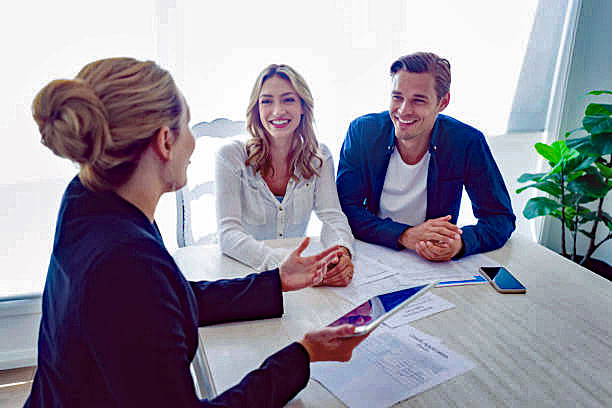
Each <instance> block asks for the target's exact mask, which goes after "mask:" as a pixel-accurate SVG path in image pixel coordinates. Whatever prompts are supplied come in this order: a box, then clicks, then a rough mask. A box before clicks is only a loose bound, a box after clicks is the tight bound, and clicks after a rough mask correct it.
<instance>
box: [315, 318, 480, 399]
mask: <svg viewBox="0 0 612 408" xmlns="http://www.w3.org/2000/svg"><path fill="white" fill-rule="evenodd" d="M474 367H475V364H474V363H473V362H472V361H470V360H468V359H466V358H465V357H463V356H461V355H459V354H457V353H455V352H453V351H452V350H450V349H449V348H447V347H446V346H444V345H443V344H442V342H441V341H440V339H438V338H435V337H433V336H430V335H427V334H425V333H423V332H420V331H419V330H417V329H415V328H413V327H411V326H401V327H398V328H394V329H389V328H386V327H379V328H378V329H376V330H375V331H374V332H373V333H372V334H371V335H370V336H369V337H368V338H367V339H365V340H364V342H363V343H361V344H360V345H359V346H358V347H357V348H356V349H355V350H354V351H353V357H352V358H351V360H350V361H349V362H346V363H336V362H319V363H313V364H312V365H311V370H310V375H311V377H312V378H313V379H315V380H317V381H318V382H319V383H321V385H322V386H323V387H325V388H327V389H328V390H329V391H330V392H331V393H333V394H334V395H336V396H337V397H338V398H339V399H341V400H342V401H343V402H344V403H345V404H346V405H348V406H349V407H354V408H360V407H364V408H366V407H367V408H376V407H389V406H391V405H393V404H395V403H397V402H399V401H403V400H405V399H407V398H410V397H412V396H413V395H416V394H418V393H420V392H423V391H425V390H427V389H429V388H432V387H434V386H436V385H438V384H440V383H442V382H444V381H447V380H449V379H451V378H453V377H455V376H458V375H460V374H463V373H465V372H467V371H469V370H471V369H472V368H474Z"/></svg>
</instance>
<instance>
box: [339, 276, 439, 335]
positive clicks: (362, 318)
mask: <svg viewBox="0 0 612 408" xmlns="http://www.w3.org/2000/svg"><path fill="white" fill-rule="evenodd" d="M437 283H438V282H437V281H435V282H430V283H428V284H425V285H420V286H414V287H412V288H408V289H402V290H398V291H395V292H390V293H385V294H382V295H378V296H374V297H373V298H371V299H369V300H367V301H366V302H364V303H362V304H360V305H359V306H357V307H356V308H354V309H353V310H351V311H350V312H348V313H347V314H345V315H344V316H342V317H340V318H339V319H337V320H336V321H334V322H332V323H331V324H329V325H328V326H329V327H333V326H340V325H343V324H351V325H353V326H355V331H354V333H352V334H349V335H347V337H355V336H363V335H365V334H367V333H369V332H371V331H372V330H374V329H375V328H376V327H378V325H379V324H381V323H382V322H383V321H385V320H386V319H388V318H389V317H391V316H393V314H395V313H396V312H397V311H399V310H400V309H401V308H403V307H404V306H406V305H407V304H408V303H410V302H413V301H414V300H416V299H418V298H419V297H421V296H422V295H423V294H425V293H426V292H427V291H428V290H430V289H431V288H433V287H434V286H435V285H436V284H437Z"/></svg>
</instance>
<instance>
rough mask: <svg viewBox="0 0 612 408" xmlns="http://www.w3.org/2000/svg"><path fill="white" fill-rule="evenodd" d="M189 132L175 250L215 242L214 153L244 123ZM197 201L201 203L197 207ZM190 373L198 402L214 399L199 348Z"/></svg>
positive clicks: (218, 123) (218, 122) (222, 122)
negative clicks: (191, 141)
mask: <svg viewBox="0 0 612 408" xmlns="http://www.w3.org/2000/svg"><path fill="white" fill-rule="evenodd" d="M191 131H192V132H193V135H194V137H195V139H196V147H195V150H194V152H193V155H192V156H191V164H190V165H189V167H188V169H187V185H185V187H183V188H182V189H180V190H178V191H177V192H176V239H177V241H178V246H179V247H184V246H187V245H199V244H212V243H216V242H217V227H216V225H217V220H216V214H215V181H214V163H215V153H216V151H217V150H218V148H219V147H220V146H221V145H222V144H223V143H226V141H224V140H221V139H227V138H230V137H234V136H238V135H243V134H245V132H246V131H245V123H244V122H241V121H237V122H236V121H232V120H229V119H223V118H221V119H215V120H213V121H212V122H200V123H197V124H196V125H194V126H193V127H192V128H191ZM200 201H204V202H202V203H200V205H198V204H197V203H198V202H200ZM194 220H195V222H196V225H195V228H194V226H193V222H194ZM200 223H206V224H207V225H208V226H210V225H214V228H208V229H207V230H206V229H205V232H204V233H201V231H202V228H200V225H198V224H200ZM194 230H195V231H196V238H194ZM190 369H191V375H192V377H193V380H194V384H195V387H196V391H197V393H198V395H199V396H200V398H213V397H214V396H216V395H217V392H216V390H215V388H214V385H213V383H212V382H211V381H210V378H211V377H210V369H209V367H208V361H207V358H206V355H205V353H204V351H203V349H202V348H201V347H198V350H197V352H196V355H195V357H194V359H193V362H192V363H191V367H190Z"/></svg>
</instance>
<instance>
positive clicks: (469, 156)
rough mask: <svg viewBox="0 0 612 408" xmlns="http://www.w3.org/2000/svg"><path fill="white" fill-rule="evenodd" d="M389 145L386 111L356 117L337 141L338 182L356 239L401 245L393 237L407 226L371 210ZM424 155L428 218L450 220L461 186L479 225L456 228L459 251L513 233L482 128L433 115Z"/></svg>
mask: <svg viewBox="0 0 612 408" xmlns="http://www.w3.org/2000/svg"><path fill="white" fill-rule="evenodd" d="M394 148H395V128H394V126H393V122H392V121H391V118H390V117H389V112H388V111H385V112H381V113H373V114H369V115H364V116H361V117H359V118H357V119H355V120H354V121H353V122H351V124H350V126H349V129H348V132H347V134H346V138H345V139H344V143H343V144H342V150H341V151H340V161H339V163H338V177H337V180H336V182H337V186H338V196H339V198H340V204H341V205H342V210H343V211H344V213H345V214H346V216H347V217H348V220H349V224H350V226H351V229H352V231H353V235H354V236H355V238H357V239H360V240H362V241H367V242H372V243H375V244H379V245H384V246H387V247H389V248H395V249H402V246H401V245H400V244H399V243H398V239H399V237H400V235H401V234H402V232H404V231H405V230H406V229H407V228H408V227H410V225H406V224H403V223H399V222H395V221H393V220H391V219H390V218H385V219H381V218H379V217H378V216H377V215H376V214H378V211H379V206H380V195H381V193H382V188H383V184H384V182H385V175H386V174H387V167H388V165H389V159H390V157H391V153H392V152H393V149H394ZM429 153H430V154H431V159H430V161H429V169H428V173H427V213H426V219H431V218H438V217H443V216H445V215H448V214H450V215H451V217H452V218H451V222H452V223H455V224H456V223H457V217H458V216H459V206H460V204H461V194H462V192H463V186H465V189H466V191H467V193H468V195H469V197H470V199H471V201H472V210H473V211H474V216H475V217H476V218H477V219H478V223H477V224H476V225H471V226H465V227H462V230H463V235H462V239H463V242H464V246H465V247H464V248H465V252H463V253H462V254H461V255H463V256H465V255H470V254H474V253H479V252H486V251H491V250H493V249H497V248H500V247H501V246H503V245H504V244H505V243H506V241H507V240H508V238H510V235H511V234H512V231H514V227H515V225H514V222H515V218H516V217H515V216H514V213H513V212H512V205H511V203H510V197H509V196H508V190H506V186H505V184H504V181H503V179H502V176H501V174H500V172H499V169H498V168H497V165H496V164H495V160H494V159H493V156H492V155H491V151H490V150H489V146H488V145H487V142H486V141H485V138H484V136H483V134H482V133H481V132H480V131H478V130H476V129H474V128H473V127H471V126H468V125H466V124H464V123H461V122H459V121H458V120H455V119H453V118H451V117H450V116H445V115H438V117H437V119H436V123H435V125H434V127H433V130H432V134H431V139H430V142H429Z"/></svg>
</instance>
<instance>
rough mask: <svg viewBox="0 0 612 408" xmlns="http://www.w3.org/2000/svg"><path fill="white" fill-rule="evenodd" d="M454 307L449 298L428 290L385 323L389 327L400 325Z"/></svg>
mask: <svg viewBox="0 0 612 408" xmlns="http://www.w3.org/2000/svg"><path fill="white" fill-rule="evenodd" d="M454 307H455V305H454V304H452V303H451V302H449V301H448V300H446V299H444V298H442V297H440V296H436V295H434V294H433V293H431V292H428V293H426V294H424V295H423V296H421V297H420V298H418V299H417V300H415V301H414V302H412V303H409V304H407V305H406V306H404V307H403V308H402V310H400V311H398V312H397V313H396V314H394V315H393V316H391V317H390V318H388V319H387V320H385V321H384V322H383V324H384V325H385V326H389V327H398V326H402V325H405V324H408V323H410V322H414V321H417V320H419V319H422V318H424V317H428V316H431V315H433V314H436V313H440V312H443V311H445V310H448V309H452V308H454Z"/></svg>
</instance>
